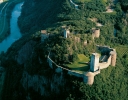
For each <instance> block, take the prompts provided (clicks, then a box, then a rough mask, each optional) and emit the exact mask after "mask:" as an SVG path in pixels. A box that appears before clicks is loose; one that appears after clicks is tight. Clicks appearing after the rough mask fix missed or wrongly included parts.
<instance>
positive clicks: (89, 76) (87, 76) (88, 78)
mask: <svg viewBox="0 0 128 100" xmlns="http://www.w3.org/2000/svg"><path fill="white" fill-rule="evenodd" d="M49 55H50V53H49ZM49 55H48V57H47V62H48V64H49V66H50V68H51V69H55V72H56V73H63V71H67V74H69V75H73V76H76V77H79V78H83V82H84V83H87V84H89V85H92V84H93V82H94V76H95V75H97V74H99V73H100V70H98V71H96V72H85V73H80V72H78V71H75V70H69V69H67V68H64V67H62V66H59V65H57V64H56V63H55V62H54V61H53V60H52V59H51V58H50V57H49Z"/></svg>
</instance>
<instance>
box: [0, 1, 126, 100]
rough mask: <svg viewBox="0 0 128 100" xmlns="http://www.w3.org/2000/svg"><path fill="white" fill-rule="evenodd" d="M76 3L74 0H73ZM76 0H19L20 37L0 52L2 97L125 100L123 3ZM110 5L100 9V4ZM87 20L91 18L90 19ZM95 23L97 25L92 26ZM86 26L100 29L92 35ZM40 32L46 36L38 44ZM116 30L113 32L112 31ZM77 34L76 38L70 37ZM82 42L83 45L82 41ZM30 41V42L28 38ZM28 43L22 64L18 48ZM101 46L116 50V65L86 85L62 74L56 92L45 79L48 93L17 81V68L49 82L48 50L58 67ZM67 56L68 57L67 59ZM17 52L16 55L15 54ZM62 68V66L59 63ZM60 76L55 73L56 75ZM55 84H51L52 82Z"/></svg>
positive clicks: (19, 99) (51, 72)
mask: <svg viewBox="0 0 128 100" xmlns="http://www.w3.org/2000/svg"><path fill="white" fill-rule="evenodd" d="M75 1H78V0H75ZM85 1H86V2H84V3H83V2H82V3H81V2H80V3H79V8H78V10H77V9H75V8H74V7H73V6H72V5H71V4H70V2H69V0H56V1H53V0H31V2H30V0H25V2H24V5H23V9H22V13H21V16H20V17H19V19H18V24H19V27H20V31H21V32H22V34H23V37H22V38H21V39H19V40H17V41H16V42H15V43H14V44H13V45H12V46H11V47H10V48H9V49H8V51H7V52H6V53H4V52H2V53H1V55H0V60H1V62H2V63H1V65H2V66H3V67H4V68H5V69H6V76H5V82H4V87H3V90H2V100H28V99H27V97H28V96H29V97H30V99H31V100H35V99H37V98H38V100H52V99H53V98H55V99H56V100H127V98H128V85H127V84H128V62H127V59H128V45H127V43H128V38H127V37H128V28H127V27H128V2H127V1H126V0H119V1H118V2H117V3H115V4H114V3H113V2H111V0H108V1H107V2H106V1H105V0H85ZM109 5H111V7H112V8H113V9H114V11H113V12H111V13H106V7H107V6H109ZM90 19H96V21H92V20H90ZM97 23H100V24H102V26H97ZM64 25H65V26H67V27H70V32H71V33H73V35H72V36H71V37H72V38H64V37H63V32H62V26H64ZM92 28H98V29H100V37H99V38H95V39H93V38H92ZM40 30H47V31H48V33H50V34H51V36H50V37H49V38H48V39H46V40H45V41H44V42H41V37H40V34H41V33H40ZM114 30H116V33H114ZM75 37H78V38H79V40H80V42H79V41H76V40H75ZM85 40H87V45H86V46H84V45H83V43H84V41H85ZM30 41H32V42H30ZM29 43H31V44H30V45H31V46H32V51H31V49H28V51H27V52H25V53H24V54H26V55H28V54H27V53H29V52H32V53H30V54H31V56H28V57H27V58H25V59H26V61H24V62H23V63H22V64H19V63H18V62H17V59H18V58H17V56H18V55H21V54H19V51H21V50H22V48H23V46H24V45H27V44H29ZM97 44H98V45H107V46H110V47H112V48H115V49H116V51H117V63H116V67H112V66H110V67H108V68H107V69H104V70H102V71H101V73H100V74H99V75H97V76H96V77H95V82H94V84H93V85H92V86H89V85H87V84H85V83H84V82H83V81H82V80H81V79H79V78H76V77H74V76H69V75H66V74H65V73H64V76H63V77H64V81H65V82H63V83H65V84H64V85H63V86H61V85H59V86H57V85H55V86H56V87H57V88H60V91H61V92H59V93H56V91H52V89H51V88H50V87H48V86H50V85H49V84H50V83H48V84H47V85H44V87H45V88H46V93H47V94H48V95H41V94H40V90H38V91H36V90H34V89H33V87H29V88H28V87H27V88H24V87H23V85H22V83H21V79H22V75H23V72H24V71H26V72H27V73H28V74H29V75H31V76H32V75H39V76H43V77H47V79H50V80H52V78H53V76H54V75H56V73H55V72H54V70H52V69H50V68H49V66H48V63H47V55H48V53H49V52H50V51H51V52H52V59H53V60H54V61H55V62H56V63H57V64H59V65H64V64H67V63H73V62H74V61H75V60H77V59H79V58H78V57H77V55H78V54H84V55H85V56H86V57H90V55H91V53H92V52H95V51H96V45H97ZM67 55H68V56H70V57H69V58H68V57H67ZM21 56H22V55H21ZM64 67H65V66H64ZM58 76H60V75H58ZM56 84H57V83H56Z"/></svg>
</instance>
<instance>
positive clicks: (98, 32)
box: [94, 29, 100, 38]
mask: <svg viewBox="0 0 128 100" xmlns="http://www.w3.org/2000/svg"><path fill="white" fill-rule="evenodd" d="M94 34H95V37H96V38H99V36H100V29H95V31H94Z"/></svg>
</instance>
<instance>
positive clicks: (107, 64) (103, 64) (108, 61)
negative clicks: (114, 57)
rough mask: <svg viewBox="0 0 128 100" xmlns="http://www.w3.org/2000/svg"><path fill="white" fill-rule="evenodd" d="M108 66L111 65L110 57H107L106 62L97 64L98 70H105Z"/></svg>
mask: <svg viewBox="0 0 128 100" xmlns="http://www.w3.org/2000/svg"><path fill="white" fill-rule="evenodd" d="M109 65H111V55H110V56H109V58H108V60H107V62H102V63H99V66H100V69H105V68H107V67H108V66H109Z"/></svg>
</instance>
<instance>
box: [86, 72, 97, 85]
mask: <svg viewBox="0 0 128 100" xmlns="http://www.w3.org/2000/svg"><path fill="white" fill-rule="evenodd" d="M94 76H95V75H94V73H92V72H87V73H85V74H84V82H85V83H87V84H89V85H92V84H93V82H94Z"/></svg>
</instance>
